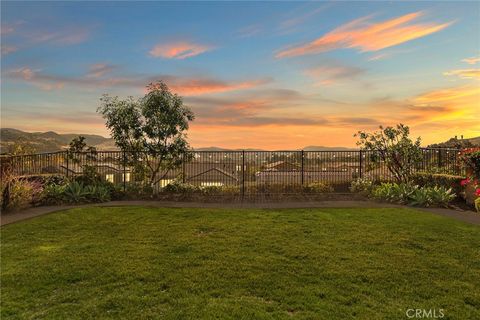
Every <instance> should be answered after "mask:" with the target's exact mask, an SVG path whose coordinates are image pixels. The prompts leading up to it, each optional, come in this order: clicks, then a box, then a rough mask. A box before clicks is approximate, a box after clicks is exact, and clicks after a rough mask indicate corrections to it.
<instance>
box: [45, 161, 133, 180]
mask: <svg viewBox="0 0 480 320" xmlns="http://www.w3.org/2000/svg"><path fill="white" fill-rule="evenodd" d="M91 166H92V167H94V168H95V169H96V171H97V173H98V174H99V175H100V177H101V178H102V179H105V180H106V181H109V182H112V183H123V181H124V178H125V182H129V181H130V179H131V174H130V169H129V168H126V170H125V171H124V169H123V166H121V165H117V164H114V163H102V164H94V165H91ZM50 169H51V168H50ZM83 170H84V166H81V165H79V164H69V166H68V168H67V166H66V165H60V171H61V173H63V174H65V175H67V176H76V175H81V174H83ZM124 175H125V177H124Z"/></svg>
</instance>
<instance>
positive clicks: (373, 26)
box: [276, 12, 451, 58]
mask: <svg viewBox="0 0 480 320" xmlns="http://www.w3.org/2000/svg"><path fill="white" fill-rule="evenodd" d="M421 15H422V12H414V13H410V14H407V15H404V16H401V17H398V18H395V19H391V20H387V21H384V22H379V23H370V22H369V20H370V18H371V16H367V17H363V18H360V19H357V20H354V21H351V22H349V23H347V24H345V25H343V26H341V27H339V28H337V29H334V30H333V31H331V32H329V33H327V34H325V35H324V36H322V37H320V38H318V39H316V40H314V41H312V42H309V43H307V44H303V45H299V46H294V47H291V48H288V49H285V50H281V51H280V52H278V53H277V54H276V57H277V58H286V57H295V56H302V55H307V54H316V53H321V52H325V51H330V50H335V49H340V48H356V49H358V50H360V51H362V52H365V51H377V50H381V49H384V48H388V47H392V46H396V45H399V44H401V43H404V42H407V41H410V40H413V39H417V38H420V37H424V36H426V35H429V34H431V33H435V32H438V31H440V30H442V29H445V28H446V27H448V26H449V25H450V24H451V22H449V23H443V24H435V23H412V21H413V20H414V19H416V18H418V17H420V16H421Z"/></svg>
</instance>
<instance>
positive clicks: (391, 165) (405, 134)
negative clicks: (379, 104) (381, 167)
mask: <svg viewBox="0 0 480 320" xmlns="http://www.w3.org/2000/svg"><path fill="white" fill-rule="evenodd" d="M409 134H410V128H409V127H408V126H405V125H403V124H398V125H397V126H396V127H386V128H383V127H382V126H380V130H379V131H375V132H373V133H368V132H364V131H359V132H358V133H357V134H355V135H354V136H355V137H358V138H359V140H358V142H357V145H358V146H360V147H361V149H362V150H367V151H372V155H373V157H372V161H373V162H374V163H376V164H377V165H378V164H380V163H384V164H385V165H386V166H387V168H388V170H389V171H390V173H391V174H392V175H393V177H394V178H395V180H397V181H398V182H408V181H409V180H410V177H411V175H412V173H413V172H414V169H415V167H416V166H417V164H418V163H419V162H420V161H421V160H422V150H421V149H420V137H418V138H417V139H416V140H415V141H413V140H412V139H410V137H409Z"/></svg>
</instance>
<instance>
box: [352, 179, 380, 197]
mask: <svg viewBox="0 0 480 320" xmlns="http://www.w3.org/2000/svg"><path fill="white" fill-rule="evenodd" d="M373 187H374V184H373V181H372V180H370V179H367V178H357V179H355V180H353V181H352V183H351V184H350V191H351V192H358V193H362V194H370V193H371V191H372V189H373Z"/></svg>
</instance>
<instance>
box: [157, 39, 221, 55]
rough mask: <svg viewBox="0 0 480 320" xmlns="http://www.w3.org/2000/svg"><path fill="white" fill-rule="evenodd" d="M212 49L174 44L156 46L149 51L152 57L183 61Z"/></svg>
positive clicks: (198, 45) (205, 46)
mask: <svg viewBox="0 0 480 320" xmlns="http://www.w3.org/2000/svg"><path fill="white" fill-rule="evenodd" d="M212 49H213V47H210V46H207V45H201V44H196V43H191V42H174V43H168V44H157V45H156V46H155V47H153V48H152V50H150V51H149V53H150V55H151V56H152V57H162V58H166V59H185V58H190V57H194V56H197V55H199V54H202V53H204V52H207V51H210V50H212Z"/></svg>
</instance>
